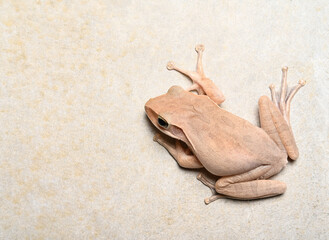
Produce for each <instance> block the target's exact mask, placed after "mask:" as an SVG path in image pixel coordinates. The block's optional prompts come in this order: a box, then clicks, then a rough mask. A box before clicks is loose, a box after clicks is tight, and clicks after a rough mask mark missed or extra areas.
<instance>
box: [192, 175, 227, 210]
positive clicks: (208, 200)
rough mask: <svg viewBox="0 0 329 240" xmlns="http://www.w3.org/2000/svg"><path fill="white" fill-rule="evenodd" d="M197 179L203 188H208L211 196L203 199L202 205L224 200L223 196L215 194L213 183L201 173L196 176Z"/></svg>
mask: <svg viewBox="0 0 329 240" xmlns="http://www.w3.org/2000/svg"><path fill="white" fill-rule="evenodd" d="M197 179H198V180H199V181H200V182H202V183H203V184H204V185H205V186H207V187H209V189H210V191H211V193H212V195H211V196H210V197H208V198H205V199H204V203H205V204H207V205H208V204H209V203H212V202H214V201H216V200H218V199H222V198H225V196H223V195H220V194H218V193H217V192H216V189H215V183H214V182H212V181H211V180H209V179H208V178H207V177H206V176H204V175H203V174H202V173H199V174H198V176H197Z"/></svg>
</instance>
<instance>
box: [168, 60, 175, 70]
mask: <svg viewBox="0 0 329 240" xmlns="http://www.w3.org/2000/svg"><path fill="white" fill-rule="evenodd" d="M174 68H175V63H174V62H173V61H170V62H168V63H167V69H168V70H173V69H174Z"/></svg>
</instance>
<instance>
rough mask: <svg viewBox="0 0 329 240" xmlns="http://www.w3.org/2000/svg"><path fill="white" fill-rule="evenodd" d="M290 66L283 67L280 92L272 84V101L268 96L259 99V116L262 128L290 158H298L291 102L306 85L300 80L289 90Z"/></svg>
mask: <svg viewBox="0 0 329 240" xmlns="http://www.w3.org/2000/svg"><path fill="white" fill-rule="evenodd" d="M287 71H288V68H287V67H284V68H282V82H281V88H280V92H276V91H275V87H274V85H273V84H271V85H270V89H271V95H272V101H271V100H270V99H269V98H268V97H267V96H262V97H260V99H259V102H258V105H259V117H260V123H261V127H262V129H264V130H265V132H266V133H267V134H268V135H269V136H270V137H271V138H272V140H273V141H274V142H275V143H276V144H277V145H278V147H279V148H280V150H281V151H283V152H286V153H287V154H288V156H289V157H290V159H292V160H296V159H297V158H298V148H297V145H296V142H295V139H294V136H293V133H292V129H291V126H290V103H291V100H292V98H293V97H294V96H295V94H296V93H297V91H298V90H299V89H300V88H301V87H302V86H304V85H305V82H304V81H299V82H298V85H296V86H295V87H293V88H292V89H290V91H289V90H288V86H287Z"/></svg>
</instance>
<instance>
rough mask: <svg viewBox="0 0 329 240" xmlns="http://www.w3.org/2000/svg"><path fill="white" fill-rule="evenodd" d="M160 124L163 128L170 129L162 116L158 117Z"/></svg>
mask: <svg viewBox="0 0 329 240" xmlns="http://www.w3.org/2000/svg"><path fill="white" fill-rule="evenodd" d="M158 123H159V125H160V126H161V127H163V128H168V126H169V124H168V123H167V121H166V120H164V119H163V118H162V117H161V116H158Z"/></svg>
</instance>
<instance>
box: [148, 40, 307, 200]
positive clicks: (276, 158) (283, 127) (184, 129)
mask: <svg viewBox="0 0 329 240" xmlns="http://www.w3.org/2000/svg"><path fill="white" fill-rule="evenodd" d="M204 49H205V48H204V45H202V44H198V45H197V46H196V47H195V50H196V52H197V64H196V65H197V66H196V70H195V71H189V70H185V69H183V68H181V67H179V66H178V65H177V64H175V63H174V62H173V61H170V62H168V64H167V69H168V70H175V71H177V72H179V73H181V74H184V75H185V76H187V77H188V78H189V79H190V80H192V85H191V86H190V87H188V88H187V89H183V88H182V87H180V86H178V85H174V86H172V87H170V88H169V90H168V91H167V92H166V93H165V94H162V95H160V96H157V97H154V98H150V99H149V100H148V101H147V102H146V103H145V106H144V109H145V112H146V115H147V117H148V119H149V120H150V122H151V123H152V124H153V125H154V126H155V127H156V128H157V129H158V130H157V133H156V134H155V135H154V138H153V140H154V141H156V142H157V143H159V144H160V145H161V146H163V147H164V148H165V149H167V151H168V152H169V153H170V154H171V155H172V157H173V158H174V159H175V160H176V162H177V163H178V165H179V166H180V167H182V168H186V169H205V171H206V173H210V175H212V176H214V178H215V179H214V180H213V179H212V178H210V177H209V176H207V174H205V173H203V172H202V171H201V172H200V173H199V174H198V175H197V179H198V180H199V181H200V182H201V183H203V184H204V185H205V186H207V187H209V188H210V190H211V192H212V195H211V196H210V197H207V198H205V199H204V202H205V204H209V203H211V202H214V201H216V200H218V199H222V198H230V199H238V200H254V199H263V198H268V197H274V196H279V195H281V194H283V193H284V192H285V191H286V189H287V186H286V184H285V183H284V182H282V181H279V180H274V179H272V177H273V176H274V175H276V174H278V173H279V172H281V170H282V169H283V168H284V167H285V166H286V164H287V163H288V159H289V160H290V161H294V160H296V159H297V158H298V156H299V151H298V148H297V145H296V141H295V138H294V135H293V132H292V128H291V124H290V104H291V100H292V99H293V97H294V96H295V94H296V93H297V92H298V91H299V89H300V88H301V87H303V86H304V85H305V83H306V82H305V81H304V80H300V81H299V82H298V84H297V85H295V86H294V87H292V88H289V87H288V84H287V71H288V67H283V68H282V80H281V86H280V88H279V89H278V90H276V89H275V86H274V84H271V85H270V86H269V88H270V93H271V99H270V98H269V97H268V96H266V95H263V96H261V97H260V98H259V100H258V108H259V119H260V126H256V125H254V124H252V123H251V122H249V121H247V120H245V119H243V118H240V117H239V116H236V115H234V114H232V113H230V112H229V111H227V110H225V109H223V108H222V107H221V106H220V104H221V103H223V102H224V101H225V97H224V95H223V92H222V91H221V90H220V89H219V88H218V87H217V86H216V85H215V83H214V82H213V81H212V80H210V79H209V78H207V77H206V75H205V72H204V68H203V64H202V56H203V52H204Z"/></svg>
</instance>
